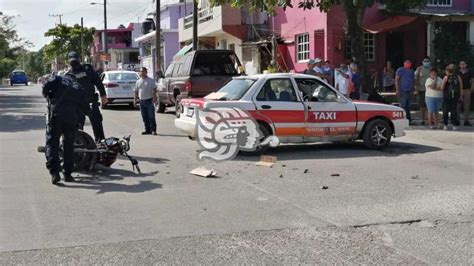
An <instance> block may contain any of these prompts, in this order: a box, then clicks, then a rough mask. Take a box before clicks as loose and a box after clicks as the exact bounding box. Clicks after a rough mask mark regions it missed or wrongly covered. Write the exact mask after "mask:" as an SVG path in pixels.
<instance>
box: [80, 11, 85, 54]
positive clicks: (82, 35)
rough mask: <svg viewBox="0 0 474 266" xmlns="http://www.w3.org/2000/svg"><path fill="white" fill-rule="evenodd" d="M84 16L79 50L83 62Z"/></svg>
mask: <svg viewBox="0 0 474 266" xmlns="http://www.w3.org/2000/svg"><path fill="white" fill-rule="evenodd" d="M83 31H84V18H83V17H81V49H80V50H79V56H80V57H79V58H80V59H81V62H83V60H84V57H83V51H84V33H83Z"/></svg>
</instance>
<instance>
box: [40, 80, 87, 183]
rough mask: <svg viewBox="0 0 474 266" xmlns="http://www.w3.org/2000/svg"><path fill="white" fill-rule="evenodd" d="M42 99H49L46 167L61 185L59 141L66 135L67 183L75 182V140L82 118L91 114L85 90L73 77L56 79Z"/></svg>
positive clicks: (48, 85) (48, 82) (64, 152)
mask: <svg viewBox="0 0 474 266" xmlns="http://www.w3.org/2000/svg"><path fill="white" fill-rule="evenodd" d="M43 96H44V97H45V98H47V99H48V122H47V128H46V145H45V146H46V167H47V168H48V170H49V173H50V174H51V183H53V184H56V183H58V182H59V181H60V179H61V177H60V176H59V172H60V161H59V139H60V137H61V135H63V137H64V139H63V160H64V164H63V170H64V173H63V174H64V181H66V182H74V178H73V177H72V176H71V173H72V170H73V168H74V138H75V135H76V132H77V128H78V124H79V122H80V118H81V117H84V115H85V114H86V112H88V111H89V110H90V109H89V104H88V102H87V101H86V97H85V96H86V95H85V91H84V89H83V88H82V87H81V86H80V85H79V83H77V82H76V81H75V80H74V77H72V76H70V75H69V74H66V75H65V76H63V77H61V76H55V77H52V78H51V79H50V80H48V81H47V82H46V83H45V84H44V85H43Z"/></svg>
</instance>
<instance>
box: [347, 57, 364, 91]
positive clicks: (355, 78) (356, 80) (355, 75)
mask: <svg viewBox="0 0 474 266" xmlns="http://www.w3.org/2000/svg"><path fill="white" fill-rule="evenodd" d="M350 69H351V73H352V75H351V82H352V84H353V85H354V91H353V92H352V93H351V94H350V97H351V99H353V100H360V87H361V84H362V77H361V76H360V73H359V67H358V66H357V64H356V63H355V62H352V63H351V64H350Z"/></svg>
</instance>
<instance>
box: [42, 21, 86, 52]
mask: <svg viewBox="0 0 474 266" xmlns="http://www.w3.org/2000/svg"><path fill="white" fill-rule="evenodd" d="M94 32H95V29H94V28H84V29H83V39H84V47H83V49H84V50H83V51H82V55H89V51H88V49H87V44H90V43H92V41H93V35H94ZM44 36H46V37H53V40H52V41H51V42H50V43H49V44H47V45H46V46H45V47H44V55H45V58H46V59H47V60H52V59H54V58H55V57H62V58H65V57H66V55H67V53H68V52H69V51H77V52H81V51H80V48H81V26H80V25H79V24H75V25H74V26H67V25H61V24H59V25H57V26H56V27H54V28H51V29H49V30H48V31H47V32H45V34H44Z"/></svg>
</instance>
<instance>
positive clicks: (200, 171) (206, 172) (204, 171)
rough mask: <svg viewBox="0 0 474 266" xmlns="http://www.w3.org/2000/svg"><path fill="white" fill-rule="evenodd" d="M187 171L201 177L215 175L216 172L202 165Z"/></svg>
mask: <svg viewBox="0 0 474 266" xmlns="http://www.w3.org/2000/svg"><path fill="white" fill-rule="evenodd" d="M189 173H190V174H192V175H197V176H202V177H214V176H216V175H217V172H216V171H214V169H211V170H208V169H206V168H204V167H198V168H196V169H194V170H192V171H191V172H189Z"/></svg>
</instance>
